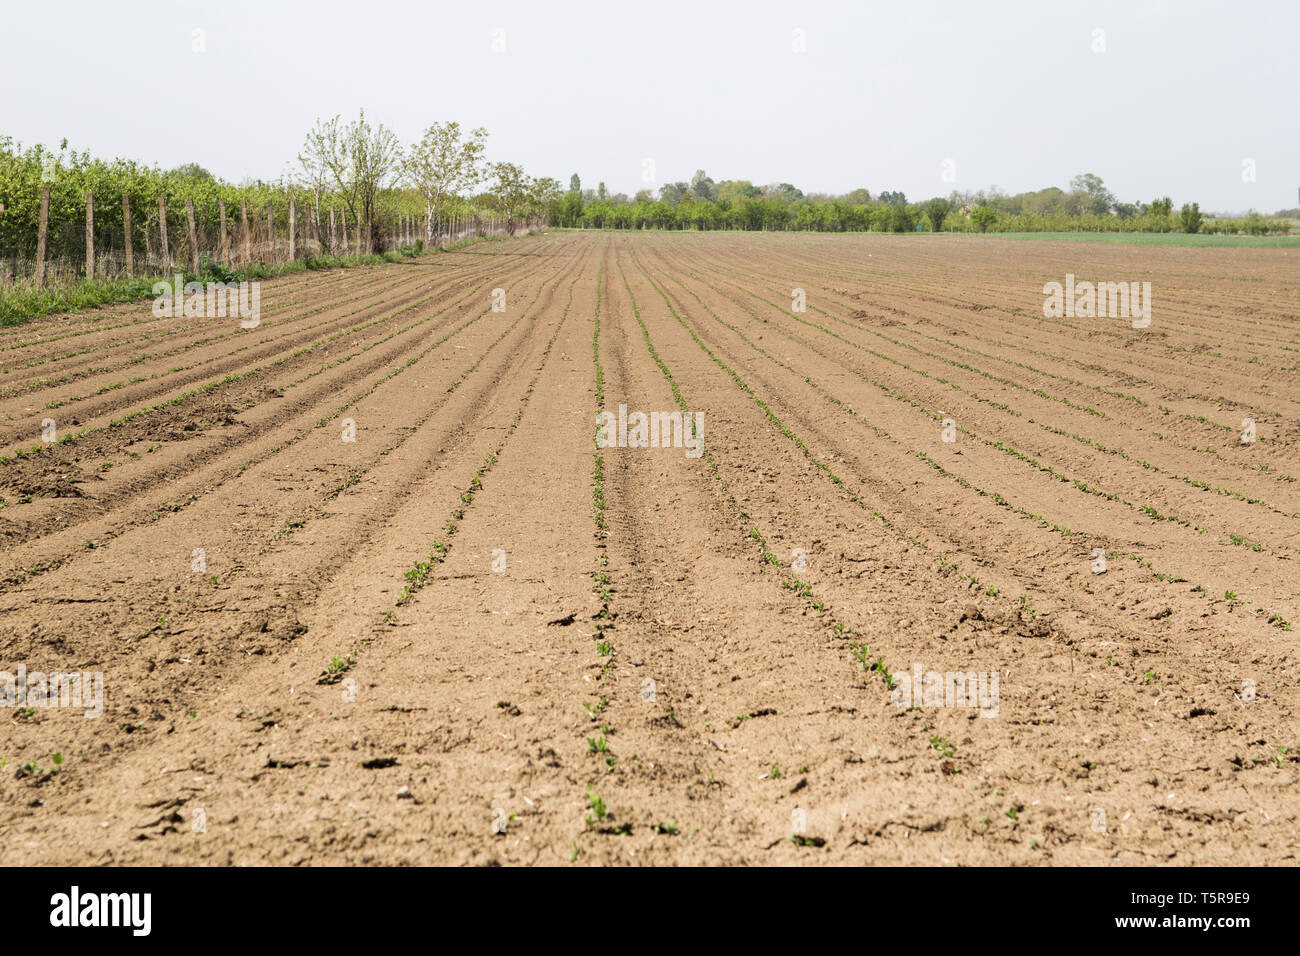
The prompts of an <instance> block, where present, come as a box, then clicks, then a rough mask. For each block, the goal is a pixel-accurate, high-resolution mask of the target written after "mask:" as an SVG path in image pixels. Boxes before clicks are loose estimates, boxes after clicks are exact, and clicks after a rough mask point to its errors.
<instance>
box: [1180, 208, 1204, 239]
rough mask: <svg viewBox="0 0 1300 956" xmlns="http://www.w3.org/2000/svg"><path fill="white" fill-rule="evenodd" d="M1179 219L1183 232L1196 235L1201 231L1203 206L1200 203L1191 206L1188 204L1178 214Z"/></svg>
mask: <svg viewBox="0 0 1300 956" xmlns="http://www.w3.org/2000/svg"><path fill="white" fill-rule="evenodd" d="M1178 219H1179V221H1180V223H1181V224H1182V227H1183V232H1186V233H1189V234H1190V233H1195V232H1200V231H1201V206H1200V204H1199V203H1192V204H1191V205H1190V206H1189V205H1187V204H1186V203H1184V204H1183V208H1182V210H1181V211H1179V213H1178Z"/></svg>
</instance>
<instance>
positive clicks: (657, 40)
mask: <svg viewBox="0 0 1300 956" xmlns="http://www.w3.org/2000/svg"><path fill="white" fill-rule="evenodd" d="M195 30H203V31H205V33H204V35H203V37H202V38H203V41H204V43H205V44H206V49H205V50H204V51H203V52H194V50H193V49H192V48H193V47H194V45H195V43H196V40H195V34H194V31H195ZM502 31H503V32H502ZM796 31H802V32H801V33H797V32H796ZM1098 31H1104V33H1100V32H1098ZM801 38H802V43H803V45H804V47H805V48H806V52H796V48H797V47H798V46H799V45H800V41H801ZM1298 39H1300V2H1298V0H1258V2H1256V0H1240V2H1221V3H1215V2H1198V0H1181V2H1150V3H1144V2H1141V0H1127V2H1116V3H1110V2H1104V3H1102V2H1087V3H1061V2H1052V0H1036V2H1033V0H1031V2H1004V3H978V2H974V0H964V2H934V3H925V2H915V0H906V2H890V3H881V2H876V3H866V2H829V0H828V2H807V0H803V2H763V0H758V2H755V0H743V2H742V0H736V2H733V3H727V4H721V3H718V4H715V3H710V2H707V0H693V2H666V0H657V2H644V0H643V2H635V3H616V2H615V0H605V2H590V3H588V2H579V0H533V2H505V0H495V2H493V0H487V2H468V3H467V2H457V3H446V2H419V3H417V2H407V3H400V2H394V0H365V2H355V0H353V2H343V0H314V2H310V3H308V2H303V3H289V2H274V0H259V2H252V0H220V2H203V0H132V2H104V0H66V2H60V0H37V2H21V0H0V95H2V96H3V103H4V106H3V109H0V134H8V135H10V136H13V137H14V138H16V139H18V140H20V141H21V142H23V143H24V144H25V145H28V144H32V143H35V142H42V143H45V144H47V145H52V146H54V147H56V148H57V146H58V143H59V140H61V139H62V138H64V137H67V138H68V140H69V141H70V145H71V146H73V147H75V148H77V149H89V150H91V152H93V153H95V154H97V155H101V156H106V157H112V156H123V157H131V158H135V159H139V160H143V161H145V162H148V163H155V162H156V163H158V164H160V165H162V166H163V167H171V166H176V165H179V164H181V163H185V162H197V163H199V164H200V165H202V166H205V167H207V168H208V169H210V170H211V171H212V172H213V173H215V174H217V175H218V176H221V177H223V178H225V179H228V180H231V181H236V182H237V181H239V180H241V179H242V178H244V177H246V176H250V177H261V178H265V179H272V178H275V177H276V176H278V175H279V174H280V173H281V172H282V171H284V169H285V167H286V164H288V163H292V162H295V159H296V156H297V153H298V150H299V149H300V147H301V145H302V141H303V137H304V134H305V132H306V131H307V129H308V128H309V127H310V126H311V125H312V123H313V121H314V120H315V118H316V117H317V116H330V115H333V114H335V113H342V114H344V116H345V117H347V116H355V115H356V113H357V111H358V110H359V109H361V108H364V109H365V110H366V112H367V114H368V115H369V116H370V117H372V118H373V119H375V120H379V121H382V122H383V123H385V124H386V125H388V126H390V127H391V128H392V129H393V130H394V131H395V132H396V133H397V134H398V136H399V137H400V138H401V139H402V140H403V141H404V142H405V141H411V140H414V139H416V138H418V136H419V134H420V131H421V130H422V129H423V128H424V126H426V125H427V124H428V123H430V122H433V121H436V120H445V119H456V120H459V121H460V122H461V123H462V124H463V125H466V126H477V125H482V126H486V127H487V128H488V129H489V130H490V132H491V138H490V139H489V150H490V158H492V159H509V160H512V161H515V162H518V163H520V164H522V165H523V166H524V167H525V169H526V170H527V171H528V172H530V173H532V174H534V175H539V176H553V177H555V178H556V179H559V180H561V181H562V182H564V183H565V184H567V183H568V178H569V175H570V174H571V173H573V172H575V171H576V172H578V173H579V174H580V175H581V177H582V182H583V185H584V187H594V186H595V185H596V183H597V181H599V180H604V181H605V182H606V184H607V185H608V187H609V189H610V191H611V192H626V193H628V194H631V193H633V192H635V191H636V190H638V189H640V188H643V187H644V186H645V185H646V184H645V183H644V182H643V181H642V177H643V171H644V170H645V165H644V161H645V160H646V159H652V160H653V161H654V170H653V172H654V175H655V179H656V181H655V183H654V184H653V185H655V186H657V185H659V184H662V183H663V182H666V181H675V180H689V179H690V177H691V175H692V174H693V173H694V171H695V170H696V169H698V168H703V169H705V170H707V172H708V173H709V175H710V176H712V177H713V178H714V179H716V180H719V181H720V180H722V179H749V180H751V181H752V182H754V183H756V184H759V185H761V184H764V183H770V182H790V183H793V184H795V185H796V186H798V187H799V188H801V189H803V190H804V191H805V192H814V191H824V192H847V191H848V190H851V189H854V188H857V187H865V188H867V189H870V190H871V191H872V193H873V194H875V193H877V192H879V191H881V190H884V189H894V190H900V189H901V190H903V191H904V192H905V193H906V194H907V196H908V198H909V199H912V200H914V201H915V200H921V199H924V198H927V197H929V196H932V195H946V194H947V193H948V192H950V191H951V190H952V189H953V188H959V189H972V190H973V189H978V188H982V187H987V186H989V185H991V184H996V185H998V186H999V187H1001V188H1002V189H1003V190H1005V191H1007V192H1020V191H1023V190H1026V189H1040V188H1043V187H1045V186H1051V185H1058V186H1062V187H1064V186H1066V185H1067V184H1068V181H1069V179H1070V177H1071V176H1073V175H1074V174H1076V173H1080V172H1093V173H1096V174H1097V175H1099V176H1101V177H1102V178H1103V179H1104V180H1105V181H1106V184H1107V185H1108V186H1109V187H1110V188H1111V189H1112V190H1113V191H1114V192H1115V193H1116V195H1117V196H1118V197H1119V198H1120V199H1121V200H1124V201H1134V200H1150V199H1151V198H1152V197H1153V196H1155V195H1157V194H1160V195H1164V194H1169V195H1171V196H1172V197H1173V198H1174V201H1175V203H1179V204H1181V203H1182V202H1184V201H1192V200H1197V201H1199V202H1200V203H1201V206H1202V208H1204V209H1206V210H1215V211H1244V210H1245V209H1247V208H1255V209H1259V210H1262V211H1266V212H1272V211H1274V210H1276V209H1279V208H1284V207H1294V206H1296V205H1297V204H1298V202H1300V200H1297V188H1298V187H1300V116H1298V115H1297V99H1298V94H1300V57H1298V56H1297V53H1296V48H1297V46H1296V45H1297V41H1298ZM503 44H504V50H501V49H500V48H501V46H502V45H503ZM494 46H495V47H496V48H497V49H494ZM1099 47H1100V48H1103V49H1102V50H1101V51H1100V52H1098V51H1097V48H1099ZM945 160H951V161H952V162H951V164H949V165H945ZM1247 161H1253V168H1254V172H1255V181H1254V182H1247V181H1243V179H1244V178H1245V177H1244V176H1243V164H1244V163H1246V162H1247ZM945 170H947V171H948V172H949V176H950V179H947V180H946V179H944V178H943V174H944V172H945ZM954 173H955V181H951V176H952V175H953V174H954Z"/></svg>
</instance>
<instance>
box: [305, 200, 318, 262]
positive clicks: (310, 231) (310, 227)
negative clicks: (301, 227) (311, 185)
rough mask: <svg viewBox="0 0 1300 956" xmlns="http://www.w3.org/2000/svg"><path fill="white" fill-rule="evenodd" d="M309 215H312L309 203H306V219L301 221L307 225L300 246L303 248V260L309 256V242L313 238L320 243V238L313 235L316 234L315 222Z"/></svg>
mask: <svg viewBox="0 0 1300 956" xmlns="http://www.w3.org/2000/svg"><path fill="white" fill-rule="evenodd" d="M311 214H312V208H311V203H307V218H306V219H305V220H303V221H304V222H305V223H306V224H307V237H306V239H305V240H304V241H303V244H302V246H303V248H302V254H303V258H304V259H305V258H307V257H308V256H310V255H311V241H312V239H313V238H314V239H315V240H316V241H317V242H320V236H317V235H315V233H316V228H315V226H316V221H315V220H314V219H312V217H311Z"/></svg>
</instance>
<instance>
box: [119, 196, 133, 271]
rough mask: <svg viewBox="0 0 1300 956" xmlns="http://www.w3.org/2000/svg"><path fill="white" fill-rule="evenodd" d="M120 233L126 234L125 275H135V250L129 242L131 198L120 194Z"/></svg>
mask: <svg viewBox="0 0 1300 956" xmlns="http://www.w3.org/2000/svg"><path fill="white" fill-rule="evenodd" d="M122 231H123V232H125V233H126V274H127V275H128V276H133V275H135V249H134V248H133V246H134V243H132V241H131V197H130V196H128V195H127V194H126V193H122Z"/></svg>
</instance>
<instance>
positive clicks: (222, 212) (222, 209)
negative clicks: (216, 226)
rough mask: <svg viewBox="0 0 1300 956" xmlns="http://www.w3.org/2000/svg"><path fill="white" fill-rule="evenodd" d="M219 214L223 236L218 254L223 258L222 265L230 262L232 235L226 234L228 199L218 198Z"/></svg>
mask: <svg viewBox="0 0 1300 956" xmlns="http://www.w3.org/2000/svg"><path fill="white" fill-rule="evenodd" d="M217 214H218V215H219V216H220V217H221V238H220V240H219V243H218V250H219V251H218V252H217V255H218V256H219V257H220V258H221V262H222V265H228V264H229V263H230V237H229V236H227V235H226V200H225V199H222V198H218V199H217Z"/></svg>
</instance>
